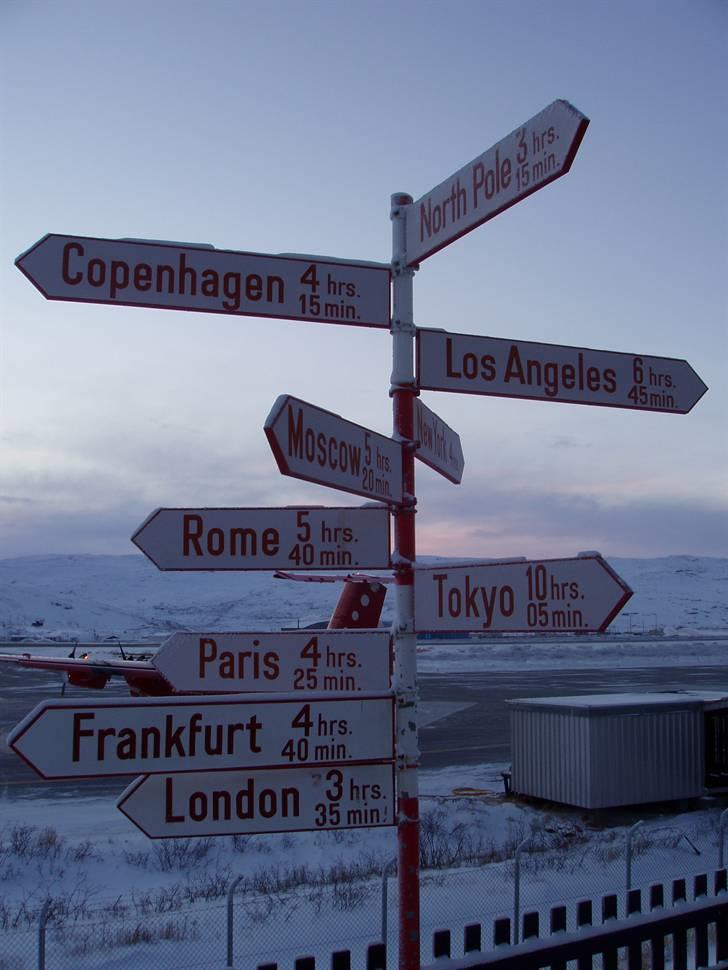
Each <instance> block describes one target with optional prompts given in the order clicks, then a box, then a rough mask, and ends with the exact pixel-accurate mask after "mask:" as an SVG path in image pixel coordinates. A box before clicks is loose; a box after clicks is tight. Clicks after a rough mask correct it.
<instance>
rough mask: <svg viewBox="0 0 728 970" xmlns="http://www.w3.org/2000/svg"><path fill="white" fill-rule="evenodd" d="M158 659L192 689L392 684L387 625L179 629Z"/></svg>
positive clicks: (327, 689) (340, 688)
mask: <svg viewBox="0 0 728 970" xmlns="http://www.w3.org/2000/svg"><path fill="white" fill-rule="evenodd" d="M363 595H366V593H365V594H363ZM152 663H153V664H154V666H155V667H156V668H157V670H158V671H159V672H160V674H162V676H163V677H164V678H165V679H166V680H167V681H168V682H169V683H170V685H171V686H172V687H173V688H174V689H175V690H177V691H181V692H187V693H192V694H200V693H204V692H207V693H215V694H221V693H223V692H224V691H235V692H238V693H240V692H253V691H255V692H260V691H265V692H268V693H276V692H277V693H283V692H284V691H291V692H294V691H321V692H324V693H339V694H341V693H347V694H354V693H357V692H358V691H368V692H370V693H371V692H372V691H382V690H389V678H390V670H391V664H392V657H391V636H390V634H389V632H388V631H386V630H367V631H356V632H352V631H348V630H321V631H316V632H314V631H312V630H305V631H304V630H301V631H300V632H299V631H297V630H296V631H290V632H289V631H286V632H284V633H175V634H174V635H173V636H171V637H170V638H169V640H165V641H164V643H163V644H162V646H161V647H160V648H159V650H158V651H157V653H156V654H155V655H154V657H153V658H152Z"/></svg>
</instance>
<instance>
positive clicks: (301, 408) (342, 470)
mask: <svg viewBox="0 0 728 970" xmlns="http://www.w3.org/2000/svg"><path fill="white" fill-rule="evenodd" d="M265 433H266V436H267V438H268V443H269V444H270V446H271V450H272V451H273V455H274V456H275V460H276V462H277V463H278V468H279V470H280V471H281V472H282V474H284V475H291V476H292V477H293V478H302V479H303V480H304V481H307V482H316V483H317V484H319V485H328V486H330V487H331V488H338V489H341V490H342V491H344V492H353V493H354V494H355V495H363V496H364V497H365V498H372V499H377V500H379V501H380V502H389V503H392V504H395V505H396V504H401V502H402V446H401V445H400V444H399V443H398V442H396V441H393V440H392V438H386V437H385V436H384V435H381V434H377V433H376V432H375V431H369V430H368V429H367V428H363V427H362V426H361V425H359V424H354V423H353V422H351V421H347V420H346V419H345V418H342V417H340V416H339V415H338V414H334V413H333V412H331V411H324V410H323V408H318V407H316V406H315V405H313V404H307V403H306V402H305V401H300V400H299V399H298V398H295V397H291V396H290V395H289V394H281V395H280V396H279V397H278V398H276V401H275V404H274V405H273V408H272V410H271V412H270V414H269V415H268V417H267V419H266V422H265Z"/></svg>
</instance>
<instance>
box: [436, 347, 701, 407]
mask: <svg viewBox="0 0 728 970" xmlns="http://www.w3.org/2000/svg"><path fill="white" fill-rule="evenodd" d="M417 382H418V386H419V387H421V388H426V389H427V390H431V391H456V392H458V393H461V394H484V395H493V396H496V397H517V398H527V399H529V400H534V401H563V402H566V403H570V404H595V405H598V406H600V407H611V408H632V409H635V410H638V411H666V412H668V413H671V414H687V412H688V411H690V410H691V408H692V407H693V406H694V405H695V404H696V403H697V402H698V401H699V400H700V398H701V397H702V396H703V394H705V392H706V391H707V390H708V388H707V387H706V386H705V384H704V383H703V381H702V380H701V379H700V378H699V377H698V375H697V374H696V373H695V371H694V370H693V369H692V367H691V366H690V364H688V362H687V361H685V360H675V359H673V358H671V357H648V356H645V355H644V354H640V355H637V354H623V353H616V352H614V351H610V350H587V349H586V348H584V347H566V346H561V345H559V344H540V343H532V342H530V341H527V340H505V339H503V338H501V337H478V336H475V335H471V334H463V333H447V332H445V331H444V330H424V329H423V330H418V331H417Z"/></svg>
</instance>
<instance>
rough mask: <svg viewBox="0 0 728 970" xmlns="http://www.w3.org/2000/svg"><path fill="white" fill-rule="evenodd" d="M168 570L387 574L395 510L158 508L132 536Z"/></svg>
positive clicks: (155, 561)
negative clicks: (349, 570) (344, 570)
mask: <svg viewBox="0 0 728 970" xmlns="http://www.w3.org/2000/svg"><path fill="white" fill-rule="evenodd" d="M131 541H132V542H133V543H134V545H135V546H137V548H139V549H141V551H142V552H143V553H144V555H145V556H146V557H147V558H148V559H151V560H152V562H153V563H154V565H155V566H156V567H157V568H158V569H162V570H178V571H184V570H196V571H197V570H202V571H204V570H210V571H216V572H217V571H219V572H225V571H231V570H249V569H250V570H254V569H284V570H296V569H341V568H348V567H351V568H353V569H386V568H387V567H388V566H389V565H390V538H389V511H388V509H386V508H385V507H384V506H382V507H380V508H376V507H374V506H370V507H367V508H339V509H325V508H320V507H314V508H307V507H299V506H292V507H289V508H278V509H276V508H268V509H261V508H256V509H249V508H239V509H234V508H229V509H157V510H156V511H155V512H152V514H151V515H150V516H149V518H147V519H146V520H145V521H144V522H143V523H142V525H140V526H139V528H138V529H137V531H136V532H135V533H134V535H133V536H132V537H131Z"/></svg>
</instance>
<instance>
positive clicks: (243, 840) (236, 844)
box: [232, 835, 250, 852]
mask: <svg viewBox="0 0 728 970" xmlns="http://www.w3.org/2000/svg"><path fill="white" fill-rule="evenodd" d="M249 842H250V836H249V835H233V836H232V846H233V852H247V850H248V843H249Z"/></svg>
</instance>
